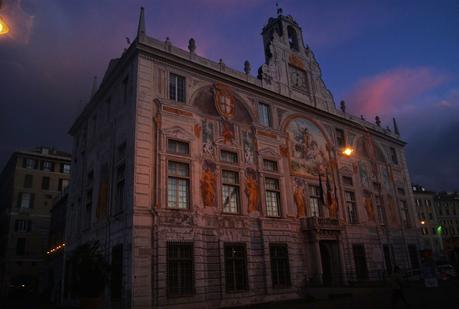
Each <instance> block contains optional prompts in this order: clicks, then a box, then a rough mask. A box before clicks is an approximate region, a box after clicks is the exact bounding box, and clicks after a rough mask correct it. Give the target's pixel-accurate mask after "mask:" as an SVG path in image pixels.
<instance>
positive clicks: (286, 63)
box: [258, 8, 334, 110]
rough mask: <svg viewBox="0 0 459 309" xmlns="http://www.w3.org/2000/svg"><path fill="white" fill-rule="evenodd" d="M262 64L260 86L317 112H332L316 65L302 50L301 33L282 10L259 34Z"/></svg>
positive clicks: (305, 51)
mask: <svg viewBox="0 0 459 309" xmlns="http://www.w3.org/2000/svg"><path fill="white" fill-rule="evenodd" d="M261 34H262V37H263V47H264V53H265V64H263V65H262V66H261V67H260V69H259V70H258V78H259V79H261V80H262V82H263V85H264V86H265V87H267V88H271V89H272V90H273V91H276V92H279V93H281V94H283V95H285V96H289V97H292V98H294V99H296V100H298V101H302V102H304V103H305V104H308V105H313V106H316V107H318V108H321V109H326V110H331V109H332V108H333V109H334V103H333V98H332V96H331V93H330V92H329V91H328V89H327V88H326V87H325V85H324V83H323V81H322V79H321V72H320V68H319V65H318V64H317V62H316V60H315V57H314V55H313V53H312V51H311V50H310V49H309V47H308V46H305V44H304V41H303V32H302V30H301V27H300V26H299V25H298V23H297V22H296V21H295V20H294V19H293V17H292V16H290V15H288V16H285V15H283V13H282V9H280V8H279V9H278V10H277V17H271V18H270V19H269V20H268V23H267V24H266V25H265V26H264V27H263V31H262V33H261Z"/></svg>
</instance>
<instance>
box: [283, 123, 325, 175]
mask: <svg viewBox="0 0 459 309" xmlns="http://www.w3.org/2000/svg"><path fill="white" fill-rule="evenodd" d="M287 133H288V135H289V145H290V151H289V153H290V169H291V171H292V173H293V174H295V175H299V176H311V175H313V176H318V175H319V172H320V171H321V170H323V169H324V168H325V167H326V165H327V163H328V154H327V147H326V145H327V142H326V140H325V137H324V136H323V134H322V132H321V131H320V129H319V128H318V127H317V126H316V125H314V124H313V123H312V122H311V121H309V120H306V119H303V118H299V119H295V120H293V121H291V122H290V124H289V125H288V127H287Z"/></svg>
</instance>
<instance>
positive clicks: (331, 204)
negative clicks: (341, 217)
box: [326, 173, 338, 218]
mask: <svg viewBox="0 0 459 309" xmlns="http://www.w3.org/2000/svg"><path fill="white" fill-rule="evenodd" d="M326 188H327V206H328V214H329V216H330V217H333V218H337V217H338V202H337V199H336V195H335V193H336V190H335V188H334V187H333V186H332V185H331V183H330V178H329V177H328V173H327V183H326Z"/></svg>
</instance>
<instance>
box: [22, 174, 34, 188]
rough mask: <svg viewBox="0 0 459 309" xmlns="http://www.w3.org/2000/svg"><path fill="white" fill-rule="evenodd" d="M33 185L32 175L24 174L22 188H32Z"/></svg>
mask: <svg viewBox="0 0 459 309" xmlns="http://www.w3.org/2000/svg"><path fill="white" fill-rule="evenodd" d="M32 185H33V175H25V176H24V188H32Z"/></svg>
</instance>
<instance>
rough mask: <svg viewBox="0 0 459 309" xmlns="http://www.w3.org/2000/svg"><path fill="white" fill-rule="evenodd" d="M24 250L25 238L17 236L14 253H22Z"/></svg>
mask: <svg viewBox="0 0 459 309" xmlns="http://www.w3.org/2000/svg"><path fill="white" fill-rule="evenodd" d="M25 251H26V239H25V238H22V237H21V238H18V239H17V240H16V255H24V254H25Z"/></svg>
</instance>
